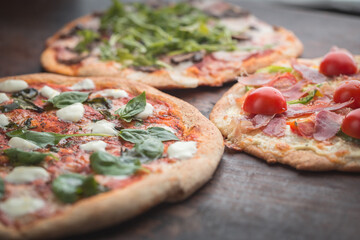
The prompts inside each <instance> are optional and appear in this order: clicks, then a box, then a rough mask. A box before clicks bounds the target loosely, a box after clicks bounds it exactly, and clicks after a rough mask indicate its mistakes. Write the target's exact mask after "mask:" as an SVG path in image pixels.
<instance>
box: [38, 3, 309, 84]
mask: <svg viewBox="0 0 360 240" xmlns="http://www.w3.org/2000/svg"><path fill="white" fill-rule="evenodd" d="M302 48H303V47H302V44H301V42H300V41H299V40H298V39H297V37H296V36H295V35H294V34H293V33H292V32H290V31H288V30H286V29H284V28H282V27H275V26H272V25H270V24H267V23H265V22H263V21H261V20H258V19H257V18H256V17H255V16H253V15H252V14H250V13H249V12H248V11H245V10H244V9H242V8H240V7H238V6H236V5H232V4H229V3H226V2H219V1H193V2H192V4H191V5H190V4H189V3H176V4H170V5H146V4H143V3H134V4H122V3H120V2H118V1H114V2H113V5H112V6H111V7H110V8H109V9H108V10H107V11H105V12H103V13H95V14H91V15H87V16H84V17H81V18H79V19H76V20H74V21H73V22H71V23H69V24H67V25H65V26H64V27H63V28H62V29H61V30H59V31H58V32H57V33H56V34H55V35H54V36H52V37H51V38H49V39H48V41H47V46H46V49H45V51H44V52H43V54H42V57H41V62H42V65H43V66H44V68H45V69H46V70H47V71H50V72H55V73H61V74H65V75H71V76H110V75H111V76H120V77H122V78H126V79H129V80H131V81H134V82H142V83H146V84H148V85H150V86H154V87H156V88H159V89H170V88H195V87H197V86H200V85H206V86H221V85H223V84H224V83H225V82H229V81H234V79H235V78H236V77H237V76H239V75H241V74H247V73H253V72H255V70H257V69H259V68H261V67H265V66H268V65H270V64H271V63H273V62H275V61H279V60H281V59H290V58H293V57H297V56H299V55H300V54H301V52H302Z"/></svg>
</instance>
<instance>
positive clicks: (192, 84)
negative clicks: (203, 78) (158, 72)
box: [169, 71, 199, 88]
mask: <svg viewBox="0 0 360 240" xmlns="http://www.w3.org/2000/svg"><path fill="white" fill-rule="evenodd" d="M169 76H170V78H171V79H172V80H173V81H175V82H177V83H179V84H180V85H182V86H184V87H187V88H196V87H197V86H198V85H199V80H198V79H197V78H192V77H187V76H185V75H184V74H181V73H179V72H175V71H169Z"/></svg>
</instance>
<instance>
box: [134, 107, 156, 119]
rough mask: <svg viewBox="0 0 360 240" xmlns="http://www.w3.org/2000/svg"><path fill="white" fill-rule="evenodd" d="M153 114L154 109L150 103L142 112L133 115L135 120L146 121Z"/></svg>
mask: <svg viewBox="0 0 360 240" xmlns="http://www.w3.org/2000/svg"><path fill="white" fill-rule="evenodd" d="M153 112H154V107H153V105H151V104H150V103H146V106H145V109H144V111H142V112H141V113H139V114H137V115H135V118H140V119H146V118H148V117H149V116H151V115H152V114H153Z"/></svg>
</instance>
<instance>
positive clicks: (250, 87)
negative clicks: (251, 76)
mask: <svg viewBox="0 0 360 240" xmlns="http://www.w3.org/2000/svg"><path fill="white" fill-rule="evenodd" d="M251 89H254V87H252V86H248V85H246V86H245V92H248V91H250V90H251Z"/></svg>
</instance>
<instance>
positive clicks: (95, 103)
mask: <svg viewBox="0 0 360 240" xmlns="http://www.w3.org/2000/svg"><path fill="white" fill-rule="evenodd" d="M85 103H87V104H89V105H90V106H91V107H92V108H93V109H95V110H106V109H111V103H112V102H111V100H109V99H106V98H103V97H99V98H93V99H89V100H87V101H86V102H85Z"/></svg>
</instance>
